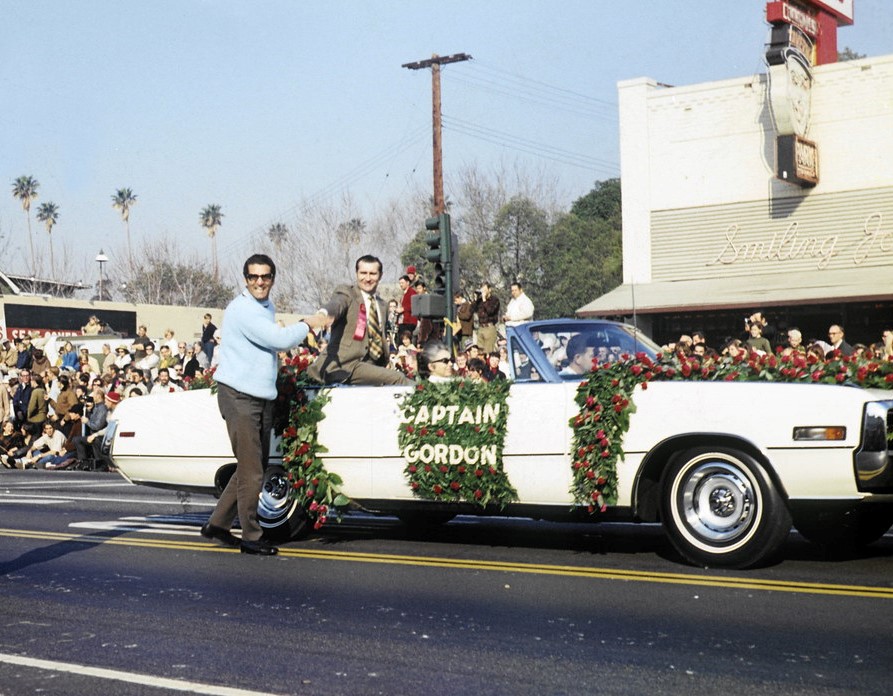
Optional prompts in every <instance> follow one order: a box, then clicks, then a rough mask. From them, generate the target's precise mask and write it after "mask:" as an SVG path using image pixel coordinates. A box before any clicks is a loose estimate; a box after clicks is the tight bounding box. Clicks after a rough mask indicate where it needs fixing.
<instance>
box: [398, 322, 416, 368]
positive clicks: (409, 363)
mask: <svg viewBox="0 0 893 696" xmlns="http://www.w3.org/2000/svg"><path fill="white" fill-rule="evenodd" d="M418 354H419V349H418V348H416V347H415V345H414V344H413V342H412V333H410V332H409V331H404V332H402V333H401V334H400V345H399V346H397V358H396V366H397V369H398V370H400V371H401V372H402V373H403V374H405V375H407V376H409V377H413V376H414V375H416V374H417V373H418Z"/></svg>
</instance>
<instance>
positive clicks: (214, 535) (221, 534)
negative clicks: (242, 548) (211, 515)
mask: <svg viewBox="0 0 893 696" xmlns="http://www.w3.org/2000/svg"><path fill="white" fill-rule="evenodd" d="M202 536H203V537H205V538H206V539H216V540H217V541H219V542H220V543H221V544H226V545H227V546H238V545H239V539H238V537H235V536H233V535H232V533H231V532H230V531H229V530H228V529H224V528H223V527H216V526H214V525H213V524H210V523H209V524H205V525H203V526H202Z"/></svg>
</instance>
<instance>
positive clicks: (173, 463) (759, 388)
mask: <svg viewBox="0 0 893 696" xmlns="http://www.w3.org/2000/svg"><path fill="white" fill-rule="evenodd" d="M577 334H585V335H586V340H587V345H591V346H593V347H595V349H596V350H597V349H598V348H602V349H603V350H606V351H607V352H608V354H610V353H611V352H614V353H618V352H622V353H628V354H633V353H646V354H648V355H650V356H651V357H654V356H655V354H656V346H654V345H653V344H652V343H651V342H650V341H649V340H648V339H646V338H644V337H643V336H642V335H641V334H639V333H637V332H636V331H635V330H634V329H633V328H632V327H630V326H626V325H623V324H616V323H612V322H605V321H574V320H555V321H538V322H531V323H528V324H524V325H522V326H518V327H512V328H510V329H509V330H508V342H509V346H508V347H509V356H510V360H509V362H510V369H511V370H512V374H511V375H510V379H511V380H512V382H511V386H510V389H509V392H508V396H507V398H506V401H505V404H506V406H507V411H508V415H507V421H506V423H505V435H504V443H503V449H502V451H501V468H502V471H503V472H504V475H505V477H506V479H507V481H509V482H510V484H511V486H512V488H513V489H514V492H515V493H516V496H515V497H514V500H513V501H512V502H509V503H507V504H505V505H479V504H475V501H473V500H471V501H458V502H444V501H443V500H432V499H425V498H422V497H420V496H419V494H418V490H417V487H414V485H413V484H411V482H410V480H409V479H408V478H407V475H406V470H407V457H406V451H405V450H401V447H400V443H399V438H398V432H399V430H400V428H401V427H404V428H405V427H406V422H407V421H406V416H405V413H404V412H403V411H401V406H400V404H401V400H400V397H401V396H404V395H407V394H409V393H410V392H412V391H413V390H412V388H407V387H356V386H351V387H347V386H340V387H336V388H332V389H329V390H328V397H329V401H328V403H326V405H325V418H324V420H322V421H321V422H319V424H318V431H317V433H318V441H319V443H320V444H321V445H323V446H324V448H325V450H324V451H323V453H322V454H321V457H322V460H323V462H324V465H325V469H326V471H328V472H332V473H334V474H337V475H338V477H340V479H341V481H342V485H341V486H340V488H341V491H342V492H343V494H344V495H346V496H348V497H349V498H350V499H351V501H353V504H354V505H353V507H354V508H356V507H361V508H362V509H364V510H366V511H372V512H379V513H382V514H388V515H397V516H399V517H401V518H402V519H405V520H414V521H420V520H425V519H427V520H428V521H430V522H434V521H437V522H443V521H446V520H448V519H450V518H451V517H452V516H453V515H455V514H486V515H511V516H525V517H530V518H535V519H549V520H569V521H570V520H573V521H581V520H591V521H593V522H607V521H619V520H622V521H630V520H632V521H640V522H660V523H661V524H662V525H663V527H664V528H665V530H666V533H667V534H668V536H669V538H670V540H671V541H672V543H673V545H674V546H675V548H676V549H677V550H678V551H679V553H680V554H681V555H682V556H683V558H685V559H686V560H688V561H689V562H692V563H695V564H699V565H710V566H725V567H734V568H744V567H749V566H754V565H759V564H765V563H768V562H770V561H771V560H772V559H773V558H774V557H776V556H777V554H778V552H779V551H780V549H781V547H782V545H783V543H784V541H785V539H786V538H787V536H788V534H789V532H790V530H791V526H792V525H793V526H796V528H797V529H798V530H799V531H800V532H801V533H802V534H803V535H804V536H806V537H807V538H809V539H811V540H813V541H816V542H821V543H847V544H854V543H863V544H864V543H870V542H872V541H874V540H876V539H878V538H880V537H881V536H883V534H884V533H885V532H886V531H887V530H888V529H889V528H890V526H891V524H893V464H891V459H890V452H889V449H888V446H889V442H890V432H891V429H893V419H891V410H893V392H890V391H886V390H880V389H864V388H860V387H855V386H847V385H845V384H842V385H833V384H808V383H775V382H767V381H751V382H729V381H710V380H703V381H684V380H683V381H653V382H650V383H649V384H648V385H647V389H643V388H642V386H641V385H639V386H637V387H636V388H635V390H634V392H633V393H632V402H633V403H634V404H635V410H634V412H633V413H632V414H631V415H630V417H629V427H628V430H626V432H625V434H624V435H623V441H622V452H623V457H622V458H620V459H619V460H618V461H617V464H616V502H615V503H614V504H611V505H609V506H607V509H605V510H602V511H598V510H596V511H595V513H594V514H593V513H592V510H591V509H587V507H588V506H586V505H585V504H581V503H580V502H579V497H575V495H574V487H575V480H574V462H575V456H576V453H575V452H574V447H575V445H574V428H573V427H572V425H571V423H572V421H573V420H574V418H575V416H577V415H578V414H579V413H580V408H581V407H580V406H579V405H578V402H576V401H575V396H576V395H577V390H578V386H579V385H580V382H581V377H580V376H578V375H572V376H566V375H562V374H560V373H559V371H558V369H557V368H556V366H555V362H554V361H553V356H552V355H551V353H552V352H553V351H555V350H560V348H561V347H562V346H563V345H564V344H565V343H566V342H567V340H568V338H570V337H572V336H574V335H577ZM105 447H106V448H107V451H108V453H109V455H110V457H111V458H112V459H113V461H114V463H115V465H116V467H117V468H118V470H119V471H120V472H121V474H122V475H123V476H124V477H125V478H127V479H128V480H129V481H131V482H133V483H136V484H141V485H148V486H159V487H166V488H174V489H182V490H193V491H204V492H212V493H213V492H215V491H216V492H219V491H220V490H222V487H223V486H224V485H225V483H226V481H227V480H228V478H229V476H231V474H232V472H233V470H234V468H235V461H234V458H233V454H232V450H231V449H230V444H229V440H228V438H227V434H226V430H225V427H224V424H223V421H222V419H221V417H220V414H219V412H218V410H217V406H216V397H215V396H214V395H213V393H212V392H211V390H210V389H203V390H193V391H187V392H182V393H177V394H166V395H160V396H150V397H146V398H132V399H126V400H125V401H124V402H122V403H121V405H120V406H119V407H118V408H117V410H116V411H115V414H114V421H113V423H112V425H111V427H110V428H109V431H108V433H107V435H106V441H105ZM444 452H446V450H444ZM281 457H282V455H281V453H278V451H276V452H274V455H273V457H272V459H271V462H270V465H269V466H268V468H267V474H266V481H265V486H264V490H263V492H262V494H261V497H260V501H259V515H260V519H261V522H262V525H263V526H264V528H265V529H266V533H267V534H268V535H269V536H270V537H271V538H273V539H275V540H277V541H283V540H285V539H288V538H293V537H294V536H296V535H299V534H302V533H306V532H307V531H309V528H310V526H311V525H309V524H308V518H307V512H306V510H305V509H304V503H306V501H302V500H299V499H298V498H297V497H296V496H294V494H293V493H292V489H293V487H294V486H292V484H291V481H292V479H290V478H289V477H288V474H287V473H286V471H285V469H283V467H282V458H281ZM455 464H456V462H452V463H449V466H455ZM347 514H350V513H349V511H347Z"/></svg>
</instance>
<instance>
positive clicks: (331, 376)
mask: <svg viewBox="0 0 893 696" xmlns="http://www.w3.org/2000/svg"><path fill="white" fill-rule="evenodd" d="M375 301H376V302H377V303H378V317H379V320H380V322H381V330H382V333H384V324H385V319H386V318H387V316H388V307H387V305H386V304H385V302H384V300H382V299H381V298H380V297H378V296H377V295H376V296H375ZM362 306H363V293H362V291H361V290H360V289H359V288H358V287H357V286H355V285H353V286H348V285H341V286H339V287H338V288H336V289H335V294H334V295H332V299H331V300H329V301H328V303H326V304H325V305H324V308H325V310H326V311H327V312H328V313H329V316H330V317H332V318H333V320H334V321H333V323H332V328H331V332H330V336H329V345H328V346H327V347H326V349H325V350H323V351H322V352H321V353H320V354H319V357H317V358H316V360H315V361H314V362H313V364H312V365H311V366H310V369H309V373H310V376H311V377H313V379H316V380H318V381H320V382H324V383H325V384H333V383H335V382H349V381H350V376H351V374H352V373H353V371H354V369H355V368H356V366H357V365H358V364H359V363H361V362H366V363H369V364H371V365H378V366H379V367H386V366H387V364H388V357H389V356H388V351H387V346H386V345H385V347H384V352H383V353H382V356H381V357H380V358H379V359H378V360H372V358H371V357H370V356H369V332H368V331H364V332H363V338H362V339H361V340H358V339H355V338H354V333H355V332H356V330H357V321H358V320H359V318H360V307H362Z"/></svg>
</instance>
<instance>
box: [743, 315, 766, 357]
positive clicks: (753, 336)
mask: <svg viewBox="0 0 893 696" xmlns="http://www.w3.org/2000/svg"><path fill="white" fill-rule="evenodd" d="M745 344H746V345H747V346H748V348H750V349H751V350H755V351H757V352H759V353H763V354H765V355H770V354H771V353H772V344H771V343H769V341H768V340H767V339H766V338H765V337H764V336H763V325H762V324H761V323H760V322H758V321H752V322H751V323H750V337H749V338H748V339H747V340H746V341H745Z"/></svg>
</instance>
